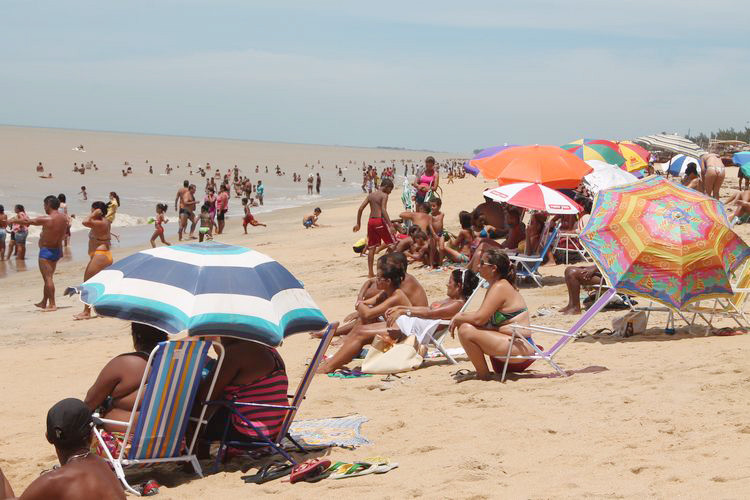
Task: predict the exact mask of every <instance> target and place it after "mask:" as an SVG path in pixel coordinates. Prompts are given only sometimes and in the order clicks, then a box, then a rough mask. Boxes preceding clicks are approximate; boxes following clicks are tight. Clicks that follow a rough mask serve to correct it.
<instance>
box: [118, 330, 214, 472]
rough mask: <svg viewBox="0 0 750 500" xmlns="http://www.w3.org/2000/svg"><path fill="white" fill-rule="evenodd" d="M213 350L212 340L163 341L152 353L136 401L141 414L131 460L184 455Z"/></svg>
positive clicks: (132, 426) (137, 423)
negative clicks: (186, 438) (205, 369)
mask: <svg viewBox="0 0 750 500" xmlns="http://www.w3.org/2000/svg"><path fill="white" fill-rule="evenodd" d="M210 348H211V342H210V341H206V340H179V341H169V342H161V343H160V344H159V345H158V346H156V348H154V350H153V351H152V352H151V355H150V357H149V360H148V364H147V365H146V372H145V373H144V374H143V377H144V378H143V380H142V381H141V387H140V388H139V389H138V394H137V395H136V400H135V406H134V407H135V408H138V407H139V406H138V405H139V403H140V411H139V413H138V417H137V419H136V421H135V423H134V425H131V426H129V427H128V431H127V432H128V433H129V432H131V429H132V433H133V439H132V446H131V448H130V452H129V453H128V457H127V458H128V459H130V460H137V459H149V458H171V457H175V456H178V455H179V454H180V451H181V447H182V441H183V437H184V436H185V429H186V427H187V423H188V419H189V417H190V412H191V410H192V408H193V403H194V402H195V395H196V393H197V392H198V388H199V386H200V382H201V376H202V372H203V367H204V366H205V364H206V359H207V357H208V351H209V349H210ZM127 438H128V436H127V434H126V435H125V439H126V440H127Z"/></svg>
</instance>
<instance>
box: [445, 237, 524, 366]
mask: <svg viewBox="0 0 750 500" xmlns="http://www.w3.org/2000/svg"><path fill="white" fill-rule="evenodd" d="M479 274H480V276H482V278H484V279H485V280H487V282H488V283H489V285H490V287H489V289H488V290H487V294H486V295H485V297H484V300H483V301H482V305H481V306H479V309H478V310H477V311H473V312H462V313H459V314H457V315H456V316H455V317H454V318H453V321H451V324H450V326H449V329H450V331H451V335H453V334H455V331H456V330H458V339H459V340H460V341H461V345H462V346H463V348H464V350H465V351H466V354H467V355H468V356H469V359H470V360H471V362H472V364H473V365H474V369H475V370H476V378H478V379H479V380H489V379H490V377H491V374H490V371H489V369H488V367H487V362H486V360H485V359H484V356H485V354H486V355H488V356H506V355H507V354H508V347H509V345H510V342H511V336H512V334H513V325H514V324H516V325H522V326H528V325H529V311H528V308H527V307H526V301H524V299H523V297H522V296H521V294H520V293H519V292H518V289H517V288H516V271H515V269H514V267H513V264H512V263H511V261H510V259H509V258H508V256H507V255H506V254H505V253H504V252H502V251H499V250H495V249H489V250H487V251H485V252H484V255H482V260H481V262H480V267H479ZM527 338H528V339H529V340H531V337H527ZM532 353H533V350H532V349H531V348H530V347H529V346H527V345H526V344H525V343H524V342H523V341H522V340H516V341H515V342H513V346H512V348H511V351H510V354H511V356H527V355H530V354H532Z"/></svg>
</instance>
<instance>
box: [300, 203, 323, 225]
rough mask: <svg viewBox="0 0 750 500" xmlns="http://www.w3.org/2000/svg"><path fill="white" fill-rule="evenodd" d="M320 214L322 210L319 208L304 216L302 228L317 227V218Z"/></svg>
mask: <svg viewBox="0 0 750 500" xmlns="http://www.w3.org/2000/svg"><path fill="white" fill-rule="evenodd" d="M321 212H322V210H321V209H320V208H316V209H315V210H313V213H312V214H311V215H307V216H305V217H304V218H303V219H302V227H304V228H305V229H308V228H311V227H318V217H320V214H321Z"/></svg>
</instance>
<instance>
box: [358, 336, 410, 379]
mask: <svg viewBox="0 0 750 500" xmlns="http://www.w3.org/2000/svg"><path fill="white" fill-rule="evenodd" d="M418 347H419V346H418V345H417V337H416V336H414V335H409V336H408V337H406V339H404V340H403V341H402V342H399V343H398V344H395V345H393V346H391V345H390V344H389V343H388V342H385V341H384V340H383V339H382V338H381V337H375V340H374V341H373V343H372V346H371V349H368V351H367V355H366V356H365V359H364V361H363V362H362V368H361V370H362V372H363V373H376V374H383V375H385V374H390V373H401V372H408V371H411V370H414V369H415V368H419V366H420V365H421V364H422V360H423V358H422V356H420V355H419V353H418V352H417V348H418Z"/></svg>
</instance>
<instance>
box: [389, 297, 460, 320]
mask: <svg viewBox="0 0 750 500" xmlns="http://www.w3.org/2000/svg"><path fill="white" fill-rule="evenodd" d="M463 305H464V302H463V301H462V300H448V301H445V302H443V303H441V304H440V305H439V306H438V307H429V306H396V307H392V308H390V309H388V310H387V311H386V312H385V317H386V318H387V320H388V326H391V325H393V323H395V321H396V320H397V319H398V318H399V316H401V315H403V314H406V312H407V311H410V312H411V314H410V315H411V316H413V317H417V318H422V319H452V318H453V316H455V315H456V314H458V312H459V311H460V310H461V308H462V307H463Z"/></svg>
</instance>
